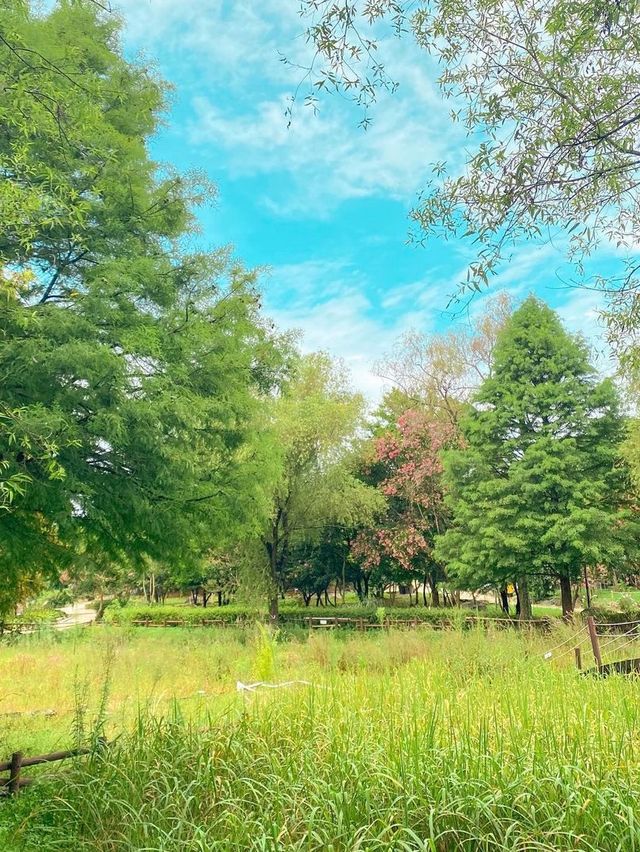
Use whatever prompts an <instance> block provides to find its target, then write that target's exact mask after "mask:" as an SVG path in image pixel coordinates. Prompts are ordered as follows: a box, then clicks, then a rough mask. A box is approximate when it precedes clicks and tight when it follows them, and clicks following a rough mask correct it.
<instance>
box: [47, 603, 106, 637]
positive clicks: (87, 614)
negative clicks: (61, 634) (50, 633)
mask: <svg viewBox="0 0 640 852" xmlns="http://www.w3.org/2000/svg"><path fill="white" fill-rule="evenodd" d="M60 609H61V610H62V611H63V612H64V613H65V615H64V617H63V618H59V619H58V620H57V621H56V623H55V624H54V625H53V627H54V629H55V630H69V629H70V628H71V627H77V626H78V625H82V624H91V622H92V621H95V619H96V611H95V609H91V607H90V606H89V603H88V602H87V601H77V602H76V603H74V604H69V605H68V606H62V607H60Z"/></svg>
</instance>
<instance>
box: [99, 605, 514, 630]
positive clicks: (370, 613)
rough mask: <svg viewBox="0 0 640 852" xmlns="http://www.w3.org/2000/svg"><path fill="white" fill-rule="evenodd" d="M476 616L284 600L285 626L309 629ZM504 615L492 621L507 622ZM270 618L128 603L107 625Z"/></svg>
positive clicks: (247, 611)
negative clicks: (319, 622) (327, 623)
mask: <svg viewBox="0 0 640 852" xmlns="http://www.w3.org/2000/svg"><path fill="white" fill-rule="evenodd" d="M470 617H471V618H473V613H472V612H469V611H468V610H465V609H462V610H460V609H429V608H427V607H414V608H412V609H410V610H408V609H407V607H385V608H382V607H376V606H374V605H369V606H367V605H363V604H360V605H351V604H344V605H342V606H338V607H315V606H314V607H305V606H300V604H298V603H296V602H295V601H283V602H282V605H281V607H280V619H279V623H280V625H281V626H283V627H284V626H289V625H291V626H294V625H300V626H305V625H306V624H307V622H308V619H309V618H325V619H327V620H331V619H333V618H357V619H362V620H363V621H365V622H366V623H369V624H380V623H384V622H385V621H388V622H389V623H390V624H392V625H393V624H401V623H403V622H407V621H419V622H420V623H422V624H431V625H433V626H434V627H443V626H457V627H463V626H464V625H465V623H466V619H467V618H470ZM505 618H506V617H505V616H504V615H497V616H495V617H494V618H493V619H492V620H495V621H504V620H505ZM266 619H267V615H266V613H265V610H264V608H263V607H258V606H248V605H243V604H231V605H229V606H223V607H217V606H214V607H206V608H203V607H193V606H186V605H185V606H175V605H174V606H166V605H153V604H151V605H149V604H140V605H135V604H128V605H127V606H124V607H110V608H109V609H108V610H107V611H106V613H105V618H104V620H105V622H107V623H109V624H133V623H135V622H145V623H146V624H151V625H153V624H157V625H158V626H162V625H165V624H166V625H170V624H171V623H172V622H173V623H174V624H176V626H177V625H184V626H186V627H188V626H194V627H195V626H198V625H202V624H215V623H224V624H238V625H246V624H254V623H255V622H256V621H265V620H266Z"/></svg>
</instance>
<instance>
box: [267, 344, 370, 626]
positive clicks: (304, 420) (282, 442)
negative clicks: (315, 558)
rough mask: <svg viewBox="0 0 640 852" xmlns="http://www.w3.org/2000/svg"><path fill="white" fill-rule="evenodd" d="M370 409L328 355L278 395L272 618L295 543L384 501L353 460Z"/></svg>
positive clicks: (302, 363)
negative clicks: (277, 471) (365, 407)
mask: <svg viewBox="0 0 640 852" xmlns="http://www.w3.org/2000/svg"><path fill="white" fill-rule="evenodd" d="M364 406H365V404H364V399H363V397H362V396H361V395H360V394H358V393H354V392H353V391H352V390H351V389H350V387H349V385H348V382H347V379H346V376H345V374H344V371H343V370H342V369H341V368H340V367H339V365H337V364H336V363H334V362H332V361H331V359H330V358H329V357H328V356H327V355H325V354H322V353H319V354H312V355H306V356H302V357H300V359H299V360H298V363H297V365H296V367H295V370H294V374H293V376H292V378H291V380H290V381H289V382H288V383H287V384H286V385H285V386H284V388H283V390H282V393H281V394H280V395H278V396H277V397H275V398H274V399H273V400H272V403H271V406H270V409H269V411H268V424H267V425H268V430H269V434H270V435H271V439H272V440H273V446H274V453H275V456H276V457H277V459H278V464H279V475H278V476H277V479H276V480H275V484H274V488H273V492H272V496H271V500H272V507H271V513H270V515H269V518H268V520H267V522H266V524H265V526H264V532H263V535H262V542H263V546H264V549H265V552H266V555H267V557H268V565H269V577H270V585H271V594H270V603H269V609H270V615H271V618H272V619H273V620H274V621H275V620H276V619H277V618H278V592H279V591H280V590H282V589H283V586H284V579H285V574H286V572H287V570H288V568H289V565H290V557H291V553H292V548H293V546H294V545H295V544H299V543H300V542H317V541H318V540H319V539H320V538H321V536H322V533H323V532H325V531H326V530H327V529H328V528H329V527H331V526H345V527H353V526H355V525H357V524H358V523H360V522H363V523H364V522H369V521H371V519H372V518H373V516H374V515H375V513H376V512H378V511H379V510H380V509H381V508H382V506H383V504H384V500H383V499H382V498H381V497H380V495H379V494H378V492H377V491H376V490H375V489H374V488H371V487H369V486H368V485H366V484H365V483H363V482H362V481H361V479H359V478H358V476H357V475H356V474H357V471H356V470H355V469H354V467H353V465H352V454H351V452H350V450H351V447H352V445H353V442H354V440H355V439H356V437H357V434H358V429H359V428H360V427H361V426H362V425H363V414H364Z"/></svg>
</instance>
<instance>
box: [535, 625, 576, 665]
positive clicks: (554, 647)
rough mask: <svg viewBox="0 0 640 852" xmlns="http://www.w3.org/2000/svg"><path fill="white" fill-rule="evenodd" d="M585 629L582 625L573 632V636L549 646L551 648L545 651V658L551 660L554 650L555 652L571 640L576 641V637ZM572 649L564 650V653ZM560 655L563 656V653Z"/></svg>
mask: <svg viewBox="0 0 640 852" xmlns="http://www.w3.org/2000/svg"><path fill="white" fill-rule="evenodd" d="M584 629H585V628H584V627H581V628H580V629H579V630H577V631H576V632H575V633H574V634H573V636H569V638H568V639H564V640H563V641H562V642H558V644H557V645H554V646H553V648H549V650H548V651H545V653H544V654H543V657H544V659H545V660H550V659H551V657H552V656H553V652H554V651H557V650H558V648H562V647H563V645H567V644H568V643H569V642H574V641H575V639H576V636H580V634H581V633H582V632H583V630H584ZM570 650H571V649H570V648H569V649H568V650H567V651H564V652H563V654H564V653H568V651H570ZM559 656H562V654H560V655H559Z"/></svg>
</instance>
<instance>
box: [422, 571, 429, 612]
mask: <svg viewBox="0 0 640 852" xmlns="http://www.w3.org/2000/svg"><path fill="white" fill-rule="evenodd" d="M428 581H429V575H428V574H425V575H424V580H423V581H422V602H423V604H424V605H425V606H427V582H428Z"/></svg>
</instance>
